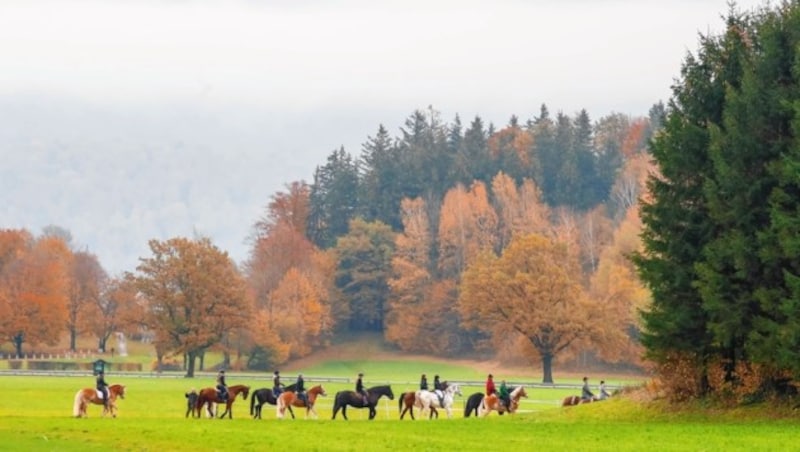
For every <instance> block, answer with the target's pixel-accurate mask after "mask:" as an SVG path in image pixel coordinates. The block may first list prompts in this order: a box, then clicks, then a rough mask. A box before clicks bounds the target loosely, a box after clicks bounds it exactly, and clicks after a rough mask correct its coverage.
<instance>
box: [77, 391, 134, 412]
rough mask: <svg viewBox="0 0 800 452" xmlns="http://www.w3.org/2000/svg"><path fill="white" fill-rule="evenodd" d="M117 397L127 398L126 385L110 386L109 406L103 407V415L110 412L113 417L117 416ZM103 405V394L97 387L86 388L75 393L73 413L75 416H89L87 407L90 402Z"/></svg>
mask: <svg viewBox="0 0 800 452" xmlns="http://www.w3.org/2000/svg"><path fill="white" fill-rule="evenodd" d="M117 397H119V398H120V399H124V398H125V386H123V385H111V386H109V387H108V408H106V407H105V406H104V407H103V414H102V415H103V416H105V415H106V413H110V414H111V417H117ZM90 403H92V404H95V405H103V395H102V394H100V391H98V390H97V389H95V388H84V389H81V390H79V391H78V392H77V393H76V394H75V404H74V405H73V406H72V414H73V415H74V416H75V417H89V415H88V414H87V413H86V407H87V406H88V405H89V404H90Z"/></svg>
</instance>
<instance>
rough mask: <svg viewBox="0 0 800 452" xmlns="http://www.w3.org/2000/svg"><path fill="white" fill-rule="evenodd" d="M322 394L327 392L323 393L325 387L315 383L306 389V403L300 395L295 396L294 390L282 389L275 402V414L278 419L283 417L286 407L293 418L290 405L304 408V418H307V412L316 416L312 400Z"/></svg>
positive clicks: (315, 399)
mask: <svg viewBox="0 0 800 452" xmlns="http://www.w3.org/2000/svg"><path fill="white" fill-rule="evenodd" d="M324 395H327V394H326V393H325V389H324V388H323V387H322V385H316V386H314V387H312V388H311V389H309V390H308V391H306V397H307V399H308V403H306V402H305V401H303V400H302V399H301V398H300V397H297V393H295V392H294V391H284V392H282V393H281V395H279V396H278V402H277V403H276V404H275V415H276V416H277V418H278V419H283V416H284V414H286V409H287V408H288V409H289V413H290V414H291V415H292V419H294V411H292V406H296V407H300V408H302V407H305V408H306V419H308V415H309V414H313V415H314V418H317V417H318V416H317V412H316V411H314V402H316V401H317V397H318V396H324Z"/></svg>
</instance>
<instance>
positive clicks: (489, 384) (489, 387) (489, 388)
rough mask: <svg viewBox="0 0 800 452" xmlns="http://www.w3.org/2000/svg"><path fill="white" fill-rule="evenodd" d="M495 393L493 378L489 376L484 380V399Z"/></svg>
mask: <svg viewBox="0 0 800 452" xmlns="http://www.w3.org/2000/svg"><path fill="white" fill-rule="evenodd" d="M496 393H497V389H495V387H494V377H493V376H492V374H489V376H488V377H487V378H486V397H489V396H490V395H492V394H496Z"/></svg>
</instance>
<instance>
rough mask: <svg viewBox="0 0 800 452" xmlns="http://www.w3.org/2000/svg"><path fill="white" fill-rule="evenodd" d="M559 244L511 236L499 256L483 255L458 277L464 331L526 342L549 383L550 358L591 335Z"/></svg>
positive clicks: (583, 300)
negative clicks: (540, 364) (467, 329)
mask: <svg viewBox="0 0 800 452" xmlns="http://www.w3.org/2000/svg"><path fill="white" fill-rule="evenodd" d="M579 275H580V270H579V269H578V265H577V261H576V260H575V258H574V256H572V255H570V253H569V252H568V251H567V248H566V246H565V245H564V244H561V243H557V242H554V241H552V240H551V239H548V238H546V237H544V236H541V235H538V234H531V235H527V236H520V237H516V238H514V239H513V240H512V242H511V244H510V245H509V246H508V248H506V249H505V250H504V251H503V254H502V255H501V256H500V257H496V256H495V255H493V254H492V253H484V254H482V255H481V257H480V259H478V260H476V261H475V262H474V263H473V264H472V265H470V267H469V268H468V269H467V270H466V271H465V272H464V275H463V276H462V280H461V286H460V289H461V293H460V296H459V299H458V309H459V311H460V313H461V316H462V318H463V323H464V326H465V327H468V328H477V329H479V330H481V331H484V332H486V333H488V334H490V335H491V337H492V339H493V340H494V341H500V340H503V339H504V338H505V337H507V336H509V335H519V336H521V337H523V338H525V339H526V341H527V342H528V343H529V344H530V345H531V346H532V350H534V351H535V352H536V354H537V355H538V358H539V359H541V362H542V367H543V378H542V381H543V382H545V383H552V382H553V373H552V365H553V359H554V358H555V357H556V355H558V354H559V353H561V352H563V351H564V350H565V349H568V348H570V347H576V346H578V345H581V344H582V343H585V342H586V341H587V340H589V339H590V338H591V337H592V336H593V335H594V331H593V330H594V328H596V325H595V320H594V319H592V315H593V314H594V313H593V312H592V310H593V306H592V304H591V302H590V300H589V298H588V297H587V295H586V293H585V291H584V289H583V287H582V286H581V283H580V276H579Z"/></svg>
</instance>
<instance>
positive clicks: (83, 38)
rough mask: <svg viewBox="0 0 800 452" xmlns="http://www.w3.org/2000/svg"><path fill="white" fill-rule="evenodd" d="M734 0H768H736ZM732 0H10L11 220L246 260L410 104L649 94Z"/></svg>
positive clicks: (5, 158)
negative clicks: (294, 191)
mask: <svg viewBox="0 0 800 452" xmlns="http://www.w3.org/2000/svg"><path fill="white" fill-rule="evenodd" d="M737 3H738V5H739V7H740V8H742V9H750V8H753V7H756V6H759V5H762V4H764V3H763V2H760V1H740V2H737ZM727 10H728V3H727V0H694V1H692V0H675V1H655V0H637V1H632V0H631V1H621V0H595V1H592V0H560V1H552V0H528V1H525V0H494V1H492V2H487V1H472V0H459V1H451V0H445V1H435V0H405V1H395V0H389V1H364V0H343V1H320V0H298V1H289V0H278V1H255V0H250V1H244V0H227V1H222V0H219V1H217V0H214V1H212V0H195V1H188V0H69V1H67V0H55V1H46V0H41V1H40V0H0V228H26V229H28V230H30V231H31V232H33V233H34V234H38V233H40V232H41V229H42V228H43V227H45V226H47V225H57V226H59V227H62V228H64V229H67V230H69V231H70V232H71V234H72V237H73V246H75V247H76V249H81V250H86V251H89V252H92V253H95V254H96V255H97V256H98V257H99V259H100V262H101V264H102V265H103V266H104V267H105V268H106V270H108V271H109V273H110V274H112V275H113V274H118V273H120V272H123V271H132V270H134V269H135V267H136V265H137V264H138V259H139V258H140V257H147V256H149V255H150V253H149V248H148V246H147V242H148V240H151V239H157V240H166V239H168V238H171V237H176V236H185V237H191V236H197V235H203V236H208V237H210V238H211V239H212V241H213V242H214V243H215V244H216V245H217V246H219V247H220V248H221V249H223V250H225V251H228V252H229V254H230V255H231V257H232V258H233V259H234V260H235V261H236V262H237V263H241V262H243V261H244V260H245V259H246V258H247V255H248V251H249V249H250V243H249V242H248V237H249V236H250V234H251V232H252V225H253V224H254V223H255V222H256V221H258V219H259V217H260V216H261V215H263V213H264V206H266V204H267V203H268V202H269V198H270V196H271V195H273V194H274V193H275V192H276V191H278V190H282V189H283V187H284V185H285V184H286V183H289V182H291V181H294V180H301V179H303V180H306V181H310V180H311V178H312V175H313V171H314V168H315V166H317V165H319V164H322V163H324V160H325V157H326V156H327V155H328V154H329V153H330V152H331V151H332V150H334V149H337V148H339V147H340V146H344V147H345V149H346V150H347V151H349V152H351V153H354V154H358V153H359V152H360V150H361V145H362V143H364V142H365V141H366V140H367V138H368V137H370V136H374V135H375V132H376V131H377V128H378V126H379V125H380V124H383V125H384V126H386V127H387V129H388V130H389V132H390V133H391V134H392V135H398V134H399V129H400V127H401V126H402V124H403V122H404V120H405V118H406V117H408V115H410V114H411V113H412V112H413V111H414V110H417V109H427V108H428V107H432V108H434V109H435V110H436V111H439V112H440V113H441V116H442V118H443V119H444V120H446V121H450V120H452V119H453V118H454V117H455V115H456V114H458V115H459V116H460V117H461V118H462V122H465V123H467V122H469V121H470V120H471V119H472V118H474V117H475V116H476V115H477V116H480V117H481V118H483V119H484V121H485V122H493V123H495V124H496V125H499V126H502V125H504V124H506V123H507V122H508V119H509V118H510V117H511V116H512V115H517V116H518V117H520V118H522V119H523V120H525V119H528V118H532V117H533V116H534V115H536V114H537V112H538V110H539V107H540V105H541V104H543V103H545V104H547V106H548V107H549V108H550V110H551V111H563V112H564V113H567V114H570V115H572V114H574V113H575V112H577V111H579V110H580V109H586V110H587V111H588V112H589V114H590V117H591V118H593V119H598V118H600V117H602V116H604V115H607V114H611V113H624V114H629V115H632V116H643V115H646V114H647V111H648V110H649V108H650V106H652V104H654V103H655V102H658V101H659V100H663V101H666V100H668V99H669V96H670V86H671V85H672V83H673V82H674V81H675V79H676V77H677V76H678V74H679V71H680V65H681V62H682V60H683V59H684V58H685V57H686V55H687V53H688V52H692V51H694V50H695V49H696V48H697V43H698V33H715V34H716V33H719V32H720V31H721V29H722V27H723V24H724V23H723V20H722V18H721V17H722V15H724V13H725V12H726V11H727Z"/></svg>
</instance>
